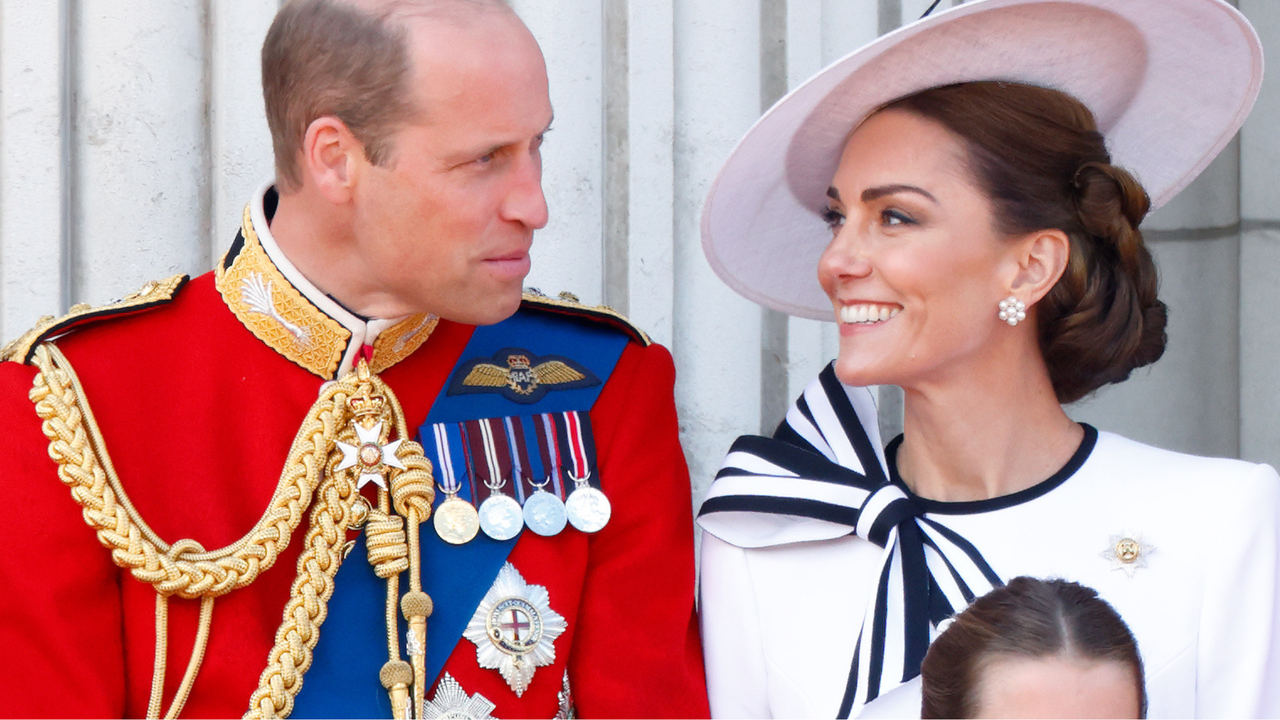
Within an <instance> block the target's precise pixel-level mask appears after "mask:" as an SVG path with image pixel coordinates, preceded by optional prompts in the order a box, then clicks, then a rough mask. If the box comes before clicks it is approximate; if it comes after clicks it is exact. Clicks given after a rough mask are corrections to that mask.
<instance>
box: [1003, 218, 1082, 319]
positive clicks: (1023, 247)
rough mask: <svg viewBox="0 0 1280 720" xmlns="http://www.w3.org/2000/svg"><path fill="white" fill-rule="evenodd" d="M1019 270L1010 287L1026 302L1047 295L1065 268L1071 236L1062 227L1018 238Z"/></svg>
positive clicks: (1029, 302) (1031, 302) (1069, 251)
mask: <svg viewBox="0 0 1280 720" xmlns="http://www.w3.org/2000/svg"><path fill="white" fill-rule="evenodd" d="M1016 247H1017V251H1016V252H1017V259H1018V272H1017V275H1016V276H1015V277H1014V280H1013V283H1012V289H1013V290H1017V291H1018V295H1019V296H1021V297H1022V298H1024V300H1023V302H1025V303H1026V304H1028V305H1031V304H1033V303H1036V302H1038V301H1039V300H1040V298H1042V297H1044V296H1045V295H1047V294H1049V291H1050V290H1052V289H1053V286H1054V285H1056V284H1057V282H1058V278H1061V277H1062V273H1063V272H1064V271H1065V270H1066V269H1067V260H1068V259H1069V258H1070V256H1071V239H1070V238H1068V237H1067V234H1066V233H1064V232H1062V231H1061V230H1056V229H1054V230H1038V231H1036V232H1034V233H1031V234H1029V235H1027V236H1025V237H1024V238H1023V239H1022V240H1020V241H1018V243H1017V245H1016Z"/></svg>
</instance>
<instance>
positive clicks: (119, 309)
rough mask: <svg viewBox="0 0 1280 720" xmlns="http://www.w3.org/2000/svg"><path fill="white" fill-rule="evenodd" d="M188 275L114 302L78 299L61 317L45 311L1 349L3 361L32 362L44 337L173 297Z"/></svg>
mask: <svg viewBox="0 0 1280 720" xmlns="http://www.w3.org/2000/svg"><path fill="white" fill-rule="evenodd" d="M189 279H190V277H189V276H187V275H174V276H173V277H170V278H166V279H164V280H152V281H151V282H149V283H147V284H146V285H143V286H142V287H140V288H138V289H137V290H136V291H134V292H132V293H129V294H128V295H125V296H124V297H123V298H121V299H119V300H117V301H116V302H113V303H108V304H106V305H102V306H99V307H93V306H91V305H89V304H88V303H78V304H76V305H72V306H71V311H70V312H68V313H67V314H66V315H63V316H62V317H60V318H55V317H54V316H52V315H45V316H44V317H42V318H40V319H39V320H37V321H36V324H35V327H33V328H31V329H30V330H28V331H26V332H25V333H23V334H22V335H21V336H19V337H18V338H17V339H15V340H13V341H11V342H10V343H9V344H7V345H5V346H4V349H3V350H0V362H5V361H13V362H19V363H28V362H31V356H32V354H33V353H34V352H35V349H36V346H37V345H39V344H40V343H42V342H44V341H45V340H49V339H51V338H54V337H57V336H59V335H63V334H66V333H68V332H70V331H71V330H74V329H75V328H78V327H81V326H83V325H88V324H89V323H93V322H98V321H101V320H105V319H107V318H116V317H123V316H125V315H133V314H135V313H139V312H142V311H144V310H149V309H151V308H153V307H158V306H160V305H164V304H166V303H168V302H170V301H171V300H173V296H174V295H176V294H177V293H178V290H180V289H181V288H182V286H183V285H186V284H187V280H189Z"/></svg>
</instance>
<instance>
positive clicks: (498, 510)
mask: <svg viewBox="0 0 1280 720" xmlns="http://www.w3.org/2000/svg"><path fill="white" fill-rule="evenodd" d="M523 525H524V517H523V516H522V513H521V511H520V503H518V502H516V501H515V499H514V498H512V497H510V496H507V495H503V494H502V493H495V494H493V495H490V496H489V498H488V499H487V500H485V501H484V502H482V503H480V529H481V530H483V531H484V534H485V535H488V536H489V537H491V538H493V539H494V540H499V541H501V540H510V539H511V538H513V537H515V536H516V535H519V534H520V528H521V526H523Z"/></svg>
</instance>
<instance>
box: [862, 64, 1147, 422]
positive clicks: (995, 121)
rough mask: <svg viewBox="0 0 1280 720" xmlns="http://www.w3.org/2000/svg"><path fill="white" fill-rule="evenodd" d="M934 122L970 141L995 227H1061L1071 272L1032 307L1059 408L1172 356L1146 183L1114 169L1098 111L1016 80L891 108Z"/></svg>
mask: <svg viewBox="0 0 1280 720" xmlns="http://www.w3.org/2000/svg"><path fill="white" fill-rule="evenodd" d="M889 108H892V109H899V110H906V111H908V112H911V113H914V114H916V115H918V116H921V117H925V118H928V119H930V120H934V121H935V122H938V123H940V124H942V125H943V126H944V127H946V128H947V129H948V130H950V131H951V132H953V133H955V134H956V135H958V136H960V137H961V138H963V139H964V140H965V142H966V145H967V150H968V155H969V158H968V160H969V165H970V171H971V172H972V173H973V175H974V177H975V178H976V179H977V181H978V183H979V185H980V186H981V187H982V188H983V189H984V190H985V191H986V194H987V196H988V197H989V198H990V199H991V202H992V207H993V210H994V213H995V220H996V224H997V227H998V228H999V230H1000V231H1001V232H1003V233H1005V234H1007V235H1010V236H1014V235H1024V234H1026V233H1030V232H1035V231H1037V230H1046V229H1057V230H1061V231H1062V232H1064V233H1066V235H1067V237H1068V238H1069V239H1070V243H1071V247H1070V254H1069V257H1068V260H1067V266H1066V269H1065V270H1064V272H1063V274H1062V277H1061V278H1060V279H1059V280H1058V282H1057V284H1056V285H1054V287H1053V288H1052V289H1051V290H1050V291H1049V293H1048V294H1047V295H1046V296H1045V297H1044V298H1042V299H1041V300H1040V301H1039V303H1037V306H1036V320H1037V323H1038V332H1039V338H1040V351H1041V353H1042V354H1043V355H1044V359H1045V364H1046V365H1047V366H1048V368H1049V378H1050V380H1051V381H1052V382H1053V388H1054V392H1055V393H1056V394H1057V396H1058V400H1059V402H1063V403H1069V402H1074V401H1076V400H1079V399H1080V398H1082V397H1084V396H1086V395H1088V394H1089V393H1091V392H1093V391H1094V390H1097V389H1098V388H1100V387H1102V386H1103V385H1107V384H1109V383H1116V382H1120V381H1122V380H1125V379H1126V378H1128V377H1129V374H1130V373H1132V372H1133V371H1134V370H1135V369H1137V368H1140V367H1143V366H1145V365H1150V364H1151V363H1153V362H1155V361H1156V360H1158V359H1160V356H1161V355H1162V354H1163V353H1164V347H1165V342H1166V335H1165V324H1166V316H1167V308H1166V307H1165V304H1164V303H1163V302H1161V301H1160V300H1159V298H1157V297H1156V290H1157V286H1158V284H1159V282H1158V277H1157V274H1156V267H1155V263H1154V261H1153V260H1152V258H1151V253H1150V252H1149V251H1148V250H1147V247H1146V245H1145V244H1144V243H1143V240H1142V233H1141V231H1139V230H1138V226H1139V224H1141V222H1142V219H1143V217H1145V216H1146V214H1147V210H1148V209H1149V208H1150V205H1151V203H1150V200H1149V199H1148V197H1147V193H1146V191H1144V190H1143V189H1142V185H1140V184H1139V183H1138V181H1137V180H1136V179H1134V177H1133V176H1132V175H1130V174H1129V173H1128V172H1126V171H1125V170H1124V169H1122V168H1119V167H1117V166H1115V165H1112V164H1111V157H1110V154H1109V153H1108V152H1107V149H1106V143H1105V140H1104V139H1103V137H1102V135H1101V133H1099V132H1098V130H1097V123H1096V121H1095V120H1094V118H1093V114H1092V113H1091V112H1090V111H1089V109H1088V108H1087V107H1085V106H1084V104H1083V103H1081V102H1080V101H1079V100H1076V99H1075V98H1073V97H1071V96H1070V95H1067V94H1066V93H1062V92H1059V91H1057V90H1049V89H1046V88H1041V87H1035V86H1032V85H1024V84H1021V83H1010V82H994V81H992V82H974V83H962V84H958V85H946V86H943V87H937V88H931V89H929V90H925V91H923V92H920V93H917V94H915V95H909V96H907V97H905V98H902V99H900V100H897V101H895V102H893V103H891V104H890V105H888V106H887V108H886V109H889Z"/></svg>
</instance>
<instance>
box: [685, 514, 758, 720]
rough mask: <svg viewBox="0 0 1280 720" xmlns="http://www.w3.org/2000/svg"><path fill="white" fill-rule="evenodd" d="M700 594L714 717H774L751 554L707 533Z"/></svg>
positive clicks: (704, 539) (703, 548)
mask: <svg viewBox="0 0 1280 720" xmlns="http://www.w3.org/2000/svg"><path fill="white" fill-rule="evenodd" d="M700 593H701V600H700V606H699V609H700V614H701V618H702V652H703V655H704V657H705V659H706V666H707V695H708V697H709V698H710V700H711V717H713V718H767V717H772V714H771V711H770V709H769V693H768V682H767V678H766V673H765V660H764V647H763V644H762V637H761V627H760V614H759V611H758V610H757V606H756V595H755V588H754V586H753V584H752V582H751V570H750V567H749V565H748V562H747V551H745V550H743V549H742V548H738V547H734V546H733V545H730V544H728V543H726V542H724V541H723V540H720V539H719V538H717V537H715V536H714V535H712V534H710V533H708V532H705V531H704V532H703V533H702V579H701V581H700Z"/></svg>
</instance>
